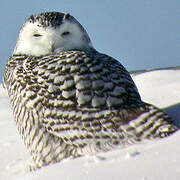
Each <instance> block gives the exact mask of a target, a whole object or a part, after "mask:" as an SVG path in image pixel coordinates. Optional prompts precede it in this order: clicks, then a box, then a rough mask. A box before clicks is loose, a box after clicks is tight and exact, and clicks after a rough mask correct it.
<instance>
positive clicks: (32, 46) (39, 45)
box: [13, 20, 92, 56]
mask: <svg viewBox="0 0 180 180" xmlns="http://www.w3.org/2000/svg"><path fill="white" fill-rule="evenodd" d="M87 38H88V39H89V37H88V35H87V33H86V32H84V31H82V29H81V27H80V26H79V25H78V24H76V23H74V22H70V21H68V20H64V22H63V23H62V24H61V25H60V26H58V27H56V28H54V27H52V26H49V27H43V26H41V25H40V24H39V23H38V22H35V23H32V22H29V21H28V22H26V23H25V25H24V26H23V28H22V30H21V31H20V34H19V38H18V41H17V44H16V47H15V50H14V52H13V54H25V55H32V56H41V55H47V54H52V53H56V52H60V51H63V50H71V49H83V48H88V47H92V44H91V42H90V41H87Z"/></svg>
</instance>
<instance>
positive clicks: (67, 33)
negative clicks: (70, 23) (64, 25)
mask: <svg viewBox="0 0 180 180" xmlns="http://www.w3.org/2000/svg"><path fill="white" fill-rule="evenodd" d="M69 34H70V32H68V31H65V32H63V33H62V34H61V35H62V36H67V35H69Z"/></svg>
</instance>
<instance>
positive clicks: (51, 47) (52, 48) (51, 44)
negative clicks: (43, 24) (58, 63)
mask: <svg viewBox="0 0 180 180" xmlns="http://www.w3.org/2000/svg"><path fill="white" fill-rule="evenodd" d="M49 50H50V51H51V52H54V51H55V47H54V44H53V43H52V42H50V44H49Z"/></svg>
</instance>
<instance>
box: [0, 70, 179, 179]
mask: <svg viewBox="0 0 180 180" xmlns="http://www.w3.org/2000/svg"><path fill="white" fill-rule="evenodd" d="M132 77H133V79H134V81H135V82H136V84H137V87H138V89H139V92H140V94H141V96H142V99H143V100H144V101H146V102H148V103H152V104H154V105H156V106H158V107H160V108H163V109H164V110H165V111H166V112H167V113H168V114H169V115H171V116H172V117H173V119H174V120H175V121H176V123H179V124H180V70H159V71H151V72H145V73H142V74H138V75H136V74H134V75H132ZM0 115H1V121H0V179H2V180H50V179H53V180H59V179H61V180H109V179H111V180H119V179H121V180H132V179H133V180H169V179H173V180H179V179H180V166H179V164H180V155H179V152H180V141H179V139H180V132H176V133H175V134H173V135H172V136H170V137H168V138H166V139H162V140H156V141H147V142H142V143H140V144H136V145H132V146H129V147H126V148H123V149H120V148H117V149H114V150H112V151H110V152H106V153H99V154H97V155H96V156H87V157H82V158H77V159H67V160H65V161H63V162H60V163H57V164H54V165H50V166H48V167H44V168H41V169H40V170H37V171H35V172H28V171H27V170H26V165H27V163H28V160H29V154H28V153H27V152H26V149H25V147H24V144H23V142H22V140H21V139H20V136H19V134H18V132H17V129H16V127H15V123H14V122H13V117H12V112H11V110H10V108H9V101H8V97H7V94H6V92H5V91H4V90H3V88H2V85H0Z"/></svg>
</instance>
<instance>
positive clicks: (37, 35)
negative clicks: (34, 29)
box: [33, 34, 42, 37]
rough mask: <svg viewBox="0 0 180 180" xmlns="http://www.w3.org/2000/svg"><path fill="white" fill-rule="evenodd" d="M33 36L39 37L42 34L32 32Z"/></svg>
mask: <svg viewBox="0 0 180 180" xmlns="http://www.w3.org/2000/svg"><path fill="white" fill-rule="evenodd" d="M33 36H34V37H40V36H42V35H41V34H33Z"/></svg>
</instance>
